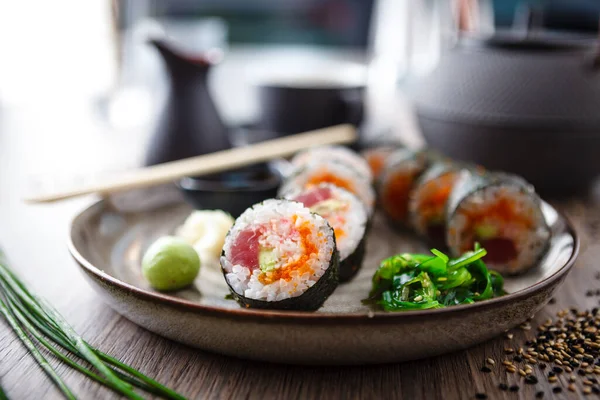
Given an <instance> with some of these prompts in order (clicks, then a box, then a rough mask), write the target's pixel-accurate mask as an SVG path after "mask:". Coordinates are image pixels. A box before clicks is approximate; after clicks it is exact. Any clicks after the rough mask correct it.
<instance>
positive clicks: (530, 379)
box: [525, 375, 538, 385]
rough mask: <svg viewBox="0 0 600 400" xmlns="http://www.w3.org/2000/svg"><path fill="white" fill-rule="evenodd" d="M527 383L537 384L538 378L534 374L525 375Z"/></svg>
mask: <svg viewBox="0 0 600 400" xmlns="http://www.w3.org/2000/svg"><path fill="white" fill-rule="evenodd" d="M525 383H527V384H528V385H535V384H536V383H538V379H537V378H536V377H535V376H533V375H527V376H526V377H525Z"/></svg>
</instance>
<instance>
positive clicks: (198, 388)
mask: <svg viewBox="0 0 600 400" xmlns="http://www.w3.org/2000/svg"><path fill="white" fill-rule="evenodd" d="M69 110H70V111H69V113H68V115H67V113H66V112H64V111H62V112H61V111H57V110H51V109H50V110H49V109H43V110H35V111H30V110H28V111H6V110H0V222H1V224H0V246H2V247H3V249H4V250H5V252H6V253H7V255H8V257H9V258H10V260H11V263H12V265H13V266H14V268H15V269H16V270H17V271H18V272H19V274H20V275H21V277H22V278H23V279H24V280H25V281H26V282H27V283H29V285H30V286H31V287H32V288H33V289H34V290H35V292H37V293H38V294H39V295H41V296H43V297H45V298H47V299H48V300H49V301H50V302H51V303H53V304H54V305H55V306H56V307H57V308H58V310H59V311H60V312H61V313H62V314H63V315H64V317H65V318H66V319H67V320H68V321H69V322H70V323H71V324H72V325H73V326H74V327H75V328H76V330H77V331H78V332H80V333H81V334H82V335H83V336H84V337H85V338H87V340H88V341H89V342H90V343H92V344H93V345H95V346H97V347H99V348H100V349H102V350H103V351H105V352H108V353H110V354H113V355H116V356H117V357H120V358H121V359H122V360H124V361H125V362H127V363H130V364H132V365H133V366H134V367H135V368H138V369H139V370H141V371H142V372H144V373H146V374H148V375H150V376H152V377H155V378H156V379H158V380H159V381H160V382H163V383H165V384H167V385H169V386H171V387H173V388H174V389H176V390H177V391H179V392H180V393H182V394H184V395H185V396H187V397H189V398H202V399H204V398H236V399H237V398H256V399H264V398H285V399H288V398H289V399H291V398H303V399H304V398H315V399H323V398H343V399H348V398H361V399H362V398H402V399H409V400H412V399H436V398H444V399H446V400H450V399H468V398H474V396H475V394H476V393H478V392H485V393H487V394H488V396H489V398H510V399H513V398H523V399H531V398H533V395H534V393H535V392H537V391H539V390H543V391H545V392H546V396H545V398H552V397H553V394H552V393H551V387H553V386H556V384H554V385H552V386H551V385H550V384H548V383H547V381H546V380H545V379H541V380H540V383H539V384H537V385H535V386H529V385H524V384H523V382H522V381H520V382H519V379H518V375H510V376H507V375H506V373H505V372H504V371H503V370H502V369H501V368H498V367H495V368H494V371H493V372H492V373H490V374H485V373H482V372H480V371H479V369H480V368H481V366H482V365H483V363H484V360H485V359H486V358H487V357H493V358H495V359H496V360H502V359H503V358H504V356H503V349H504V347H505V346H507V345H508V344H509V342H510V346H513V347H514V346H518V345H519V343H522V342H523V341H524V340H525V338H526V337H528V336H527V335H532V334H533V331H522V330H516V331H515V337H514V339H513V340H512V341H508V340H506V339H504V338H497V339H495V340H491V341H489V342H487V343H485V344H482V345H479V346H477V347H474V348H472V349H469V350H467V351H462V352H458V353H455V354H449V355H445V356H440V357H435V358H430V359H425V360H420V361H414V362H407V363H403V364H396V365H380V366H365V367H340V368H332V367H328V368H322V367H298V366H287V365H273V364H265V363H258V362H251V361H244V360H239V359H235V358H229V357H223V356H219V355H215V354H209V353H206V352H203V351H199V350H196V349H193V348H189V347H186V346H184V345H181V344H178V343H175V342H171V341H169V340H166V339H163V338H161V337H159V336H157V335H155V334H152V333H150V332H148V331H145V330H144V329H142V328H140V327H138V326H136V325H134V324H133V323H131V322H129V321H128V320H126V319H124V318H122V317H121V316H120V315H119V314H117V313H116V312H114V311H112V310H111V309H109V308H108V307H107V306H105V305H104V303H103V302H102V301H101V300H100V298H99V297H98V296H97V295H96V294H95V293H94V292H92V290H91V289H90V287H89V286H88V284H87V283H86V282H85V281H84V279H83V276H82V274H81V273H80V272H79V271H78V268H77V267H76V265H75V263H74V262H73V261H72V260H71V258H70V256H69V254H68V252H67V249H66V246H65V239H66V235H67V231H68V228H69V221H70V218H72V217H73V215H74V214H75V213H76V212H77V211H79V210H80V209H82V208H83V207H84V206H85V205H87V204H89V203H90V202H91V201H92V200H93V198H90V197H88V198H83V199H76V200H71V201H66V202H63V203H57V204H53V205H43V206H28V205H25V204H23V203H22V202H21V201H20V200H19V199H20V197H21V196H22V195H23V194H24V193H25V192H26V190H27V189H28V185H29V183H28V182H29V180H30V178H31V176H36V175H43V176H50V175H52V176H54V177H57V176H62V175H64V176H69V175H70V174H79V173H86V172H92V171H97V170H98V168H99V166H104V167H103V168H104V169H106V166H108V167H110V166H111V161H112V160H115V159H119V160H125V159H128V160H129V161H128V162H125V163H123V164H120V166H121V167H123V166H127V165H134V164H135V163H136V162H137V160H138V159H139V156H140V150H139V149H140V148H143V143H141V141H140V140H141V139H139V137H141V136H136V135H135V134H133V133H115V132H107V131H106V129H103V128H102V127H99V126H98V124H97V123H91V122H89V120H92V119H93V118H92V116H91V115H90V110H89V109H87V108H85V107H84V106H82V105H77V104H73V105H72V106H71V107H70V108H69ZM551 202H552V203H554V204H555V205H556V206H557V207H558V208H559V209H560V210H562V211H564V212H565V213H566V214H567V215H568V216H569V217H570V218H571V219H572V221H573V222H574V224H575V225H576V229H577V230H578V232H579V234H580V236H581V239H582V251H581V255H580V257H579V260H578V262H577V264H576V266H575V268H574V269H573V271H572V273H571V274H570V276H569V277H568V278H567V280H566V282H565V284H564V286H563V287H562V288H561V289H560V291H559V293H558V294H557V296H556V304H554V305H548V306H547V307H546V308H545V309H544V310H543V311H542V312H540V313H539V314H538V315H537V316H536V317H535V319H534V321H533V322H532V324H533V325H535V324H536V323H538V322H540V321H543V320H545V319H546V318H548V317H550V316H552V315H553V314H554V313H555V312H556V311H558V310H560V309H563V308H567V307H581V308H592V307H595V306H598V297H586V296H585V295H584V293H585V291H586V290H587V289H597V288H600V281H598V280H596V279H594V276H595V274H596V273H597V271H600V267H599V266H597V263H598V261H597V259H598V258H599V257H600V244H598V243H597V241H596V240H597V238H598V235H599V234H600V232H599V231H598V229H599V228H600V201H599V200H598V196H597V195H595V194H594V193H593V191H591V192H590V193H589V194H587V195H580V196H578V197H574V198H570V199H566V200H551ZM490 323H493V321H490ZM398 340H402V338H398ZM58 372H59V374H61V375H62V376H63V377H64V378H65V380H66V383H67V384H68V385H69V386H70V387H71V388H72V389H73V390H74V392H75V394H76V395H77V396H79V397H80V398H85V399H101V398H111V397H112V396H113V395H112V393H111V392H109V391H107V390H105V389H104V388H102V387H101V386H99V385H98V384H95V383H91V382H90V381H89V380H85V379H83V378H82V376H81V375H80V374H77V373H74V372H72V371H71V370H68V369H65V368H64V367H63V366H60V367H59V368H58ZM0 382H1V384H2V387H3V388H4V389H5V390H6V391H7V394H8V396H9V397H10V398H12V399H42V398H44V399H52V398H60V394H59V392H58V391H57V390H56V389H55V387H54V386H53V385H52V384H51V383H50V381H49V380H48V379H47V378H46V376H45V375H44V374H43V373H42V372H41V370H40V369H39V368H38V367H37V366H36V364H35V363H34V362H33V360H32V359H31V357H30V356H29V355H28V354H27V352H26V351H25V350H24V348H23V346H22V345H21V344H20V342H19V341H18V340H17V339H16V337H15V335H14V334H13V333H12V332H11V331H10V329H9V328H8V326H7V325H6V324H5V323H4V322H0ZM501 382H508V383H509V384H513V383H515V382H517V383H519V386H520V387H521V389H520V391H519V392H518V393H508V392H501V391H499V390H498V388H497V386H498V384H499V383H501ZM558 384H559V385H561V386H563V387H564V388H565V390H566V381H564V380H563V381H560V382H559V383H558ZM579 393H581V392H579ZM568 396H570V397H571V398H577V395H576V394H574V393H569V394H565V393H564V392H563V393H562V394H560V395H554V397H555V398H566V397H568Z"/></svg>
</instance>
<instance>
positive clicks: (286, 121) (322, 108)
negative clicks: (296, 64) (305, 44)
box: [257, 66, 365, 136]
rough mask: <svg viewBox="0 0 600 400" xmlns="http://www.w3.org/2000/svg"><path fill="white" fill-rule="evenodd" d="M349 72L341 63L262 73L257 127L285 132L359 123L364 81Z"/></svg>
mask: <svg viewBox="0 0 600 400" xmlns="http://www.w3.org/2000/svg"><path fill="white" fill-rule="evenodd" d="M345 71H347V72H345ZM352 72H353V71H349V70H346V69H344V67H343V66H340V68H339V69H335V68H330V69H327V68H321V69H313V68H307V70H305V71H289V72H287V73H278V74H277V73H275V74H272V75H270V76H269V75H265V76H264V77H263V78H262V79H261V80H260V82H259V83H258V84H257V89H258V101H259V107H260V117H259V120H258V123H257V128H258V129H259V130H263V131H267V132H272V133H273V135H274V136H286V135H289V134H294V133H300V132H305V131H309V130H313V129H320V128H325V127H328V126H332V125H338V124H343V123H351V124H353V125H356V126H359V125H360V123H361V121H362V119H363V99H364V94H365V82H364V80H363V79H361V77H360V76H359V75H357V74H356V73H352Z"/></svg>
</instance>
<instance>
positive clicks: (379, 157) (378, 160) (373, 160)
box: [365, 150, 389, 177]
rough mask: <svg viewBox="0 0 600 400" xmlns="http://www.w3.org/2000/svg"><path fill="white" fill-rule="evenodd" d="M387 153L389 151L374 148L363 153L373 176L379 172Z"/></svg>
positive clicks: (376, 175)
mask: <svg viewBox="0 0 600 400" xmlns="http://www.w3.org/2000/svg"><path fill="white" fill-rule="evenodd" d="M388 155H389V153H384V152H379V151H376V150H374V151H372V152H369V153H367V154H365V159H366V160H367V163H368V164H369V168H371V173H372V174H373V176H374V177H378V176H379V175H380V174H381V171H382V170H383V167H384V165H385V160H386V158H387V156H388Z"/></svg>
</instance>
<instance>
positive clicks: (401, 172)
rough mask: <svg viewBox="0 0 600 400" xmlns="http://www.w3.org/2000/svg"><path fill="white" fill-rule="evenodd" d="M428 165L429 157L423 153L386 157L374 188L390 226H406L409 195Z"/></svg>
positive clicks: (404, 153)
mask: <svg viewBox="0 0 600 400" xmlns="http://www.w3.org/2000/svg"><path fill="white" fill-rule="evenodd" d="M430 163H431V161H430V156H429V154H428V153H427V152H424V151H419V152H414V151H412V150H409V149H400V150H396V151H395V152H394V153H393V154H391V155H390V156H389V157H388V159H387V161H386V164H385V167H384V169H383V172H382V173H381V177H380V179H379V182H378V185H377V195H378V201H379V204H380V206H381V209H382V210H383V212H384V214H385V215H386V216H387V218H388V221H389V222H390V223H391V224H392V225H393V226H395V227H407V226H409V213H408V203H409V200H410V194H411V192H412V190H413V188H414V187H415V184H416V182H417V180H418V179H419V177H420V176H421V174H423V172H424V171H425V169H427V167H428V166H429V165H430Z"/></svg>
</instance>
